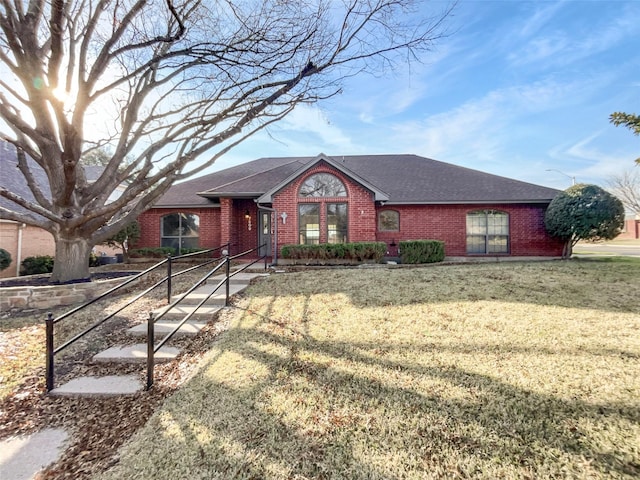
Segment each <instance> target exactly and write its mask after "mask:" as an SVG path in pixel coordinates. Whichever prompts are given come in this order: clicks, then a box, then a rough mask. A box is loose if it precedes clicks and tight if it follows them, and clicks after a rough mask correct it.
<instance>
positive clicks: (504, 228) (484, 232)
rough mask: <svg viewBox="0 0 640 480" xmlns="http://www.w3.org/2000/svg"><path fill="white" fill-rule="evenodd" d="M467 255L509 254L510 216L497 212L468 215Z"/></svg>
mask: <svg viewBox="0 0 640 480" xmlns="http://www.w3.org/2000/svg"><path fill="white" fill-rule="evenodd" d="M467 253H477V254H482V253H485V254H486V253H509V214H508V213H506V212H500V211H497V210H478V211H476V212H469V213H467Z"/></svg>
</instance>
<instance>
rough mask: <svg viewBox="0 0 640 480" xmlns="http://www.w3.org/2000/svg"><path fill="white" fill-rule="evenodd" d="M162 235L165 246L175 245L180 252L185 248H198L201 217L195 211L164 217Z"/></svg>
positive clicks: (162, 242) (161, 225) (162, 243)
mask: <svg viewBox="0 0 640 480" xmlns="http://www.w3.org/2000/svg"><path fill="white" fill-rule="evenodd" d="M160 237H161V245H162V246H163V247H173V248H175V249H176V252H178V254H180V253H181V252H182V250H183V249H185V248H198V246H199V243H200V217H198V215H195V214H193V213H172V214H170V215H165V216H164V217H162V220H161V222H160Z"/></svg>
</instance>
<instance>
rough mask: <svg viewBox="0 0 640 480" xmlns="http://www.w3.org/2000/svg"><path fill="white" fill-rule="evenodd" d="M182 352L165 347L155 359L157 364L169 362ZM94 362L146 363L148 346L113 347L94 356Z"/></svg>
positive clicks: (142, 344) (155, 355)
mask: <svg viewBox="0 0 640 480" xmlns="http://www.w3.org/2000/svg"><path fill="white" fill-rule="evenodd" d="M179 353H180V350H179V349H177V348H174V347H167V346H166V345H165V346H163V347H162V348H161V349H160V350H158V351H157V352H156V353H155V354H154V356H153V358H154V361H155V363H162V362H169V361H171V360H173V359H174V358H176V357H177V356H178V354H179ZM93 361H94V362H120V363H144V362H146V361H147V344H146V343H138V344H136V345H124V346H116V347H111V348H108V349H107V350H105V351H104V352H100V353H98V354H97V355H94V356H93Z"/></svg>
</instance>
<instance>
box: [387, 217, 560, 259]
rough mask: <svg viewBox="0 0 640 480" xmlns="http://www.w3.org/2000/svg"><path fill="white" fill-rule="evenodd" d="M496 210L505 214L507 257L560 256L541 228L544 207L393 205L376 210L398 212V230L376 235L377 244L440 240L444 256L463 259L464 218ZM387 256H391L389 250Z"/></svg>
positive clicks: (558, 250)
mask: <svg viewBox="0 0 640 480" xmlns="http://www.w3.org/2000/svg"><path fill="white" fill-rule="evenodd" d="M485 209H487V210H500V211H503V212H506V213H508V214H509V237H510V238H509V243H510V255H513V256H538V255H552V256H555V255H561V254H562V242H560V241H558V240H557V239H554V238H552V237H550V236H549V235H548V234H547V233H546V231H545V228H544V212H545V209H546V206H544V205H411V206H408V205H394V206H385V207H378V211H380V210H396V211H397V212H399V213H400V231H398V232H378V233H377V235H376V238H377V240H378V241H381V242H387V244H390V243H391V242H392V240H395V242H396V243H397V242H399V241H400V240H422V239H430V240H442V241H444V242H445V253H446V254H447V255H448V256H466V255H467V253H466V249H467V246H466V241H467V240H466V217H467V213H468V212H472V211H475V210H485ZM389 250H390V253H392V254H393V253H395V252H394V249H393V248H389Z"/></svg>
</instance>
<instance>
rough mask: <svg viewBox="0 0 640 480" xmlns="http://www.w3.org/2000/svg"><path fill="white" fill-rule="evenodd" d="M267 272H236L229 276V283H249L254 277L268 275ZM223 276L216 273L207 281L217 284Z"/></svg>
mask: <svg viewBox="0 0 640 480" xmlns="http://www.w3.org/2000/svg"><path fill="white" fill-rule="evenodd" d="M268 276H269V274H268V273H251V272H241V273H236V274H235V275H234V276H233V277H231V285H233V284H234V283H247V284H248V283H249V282H250V281H251V280H253V279H254V278H256V277H268ZM223 278H224V276H220V275H216V276H215V277H211V278H209V280H207V283H213V284H218V283H220V281H221V280H222V279H223Z"/></svg>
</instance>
